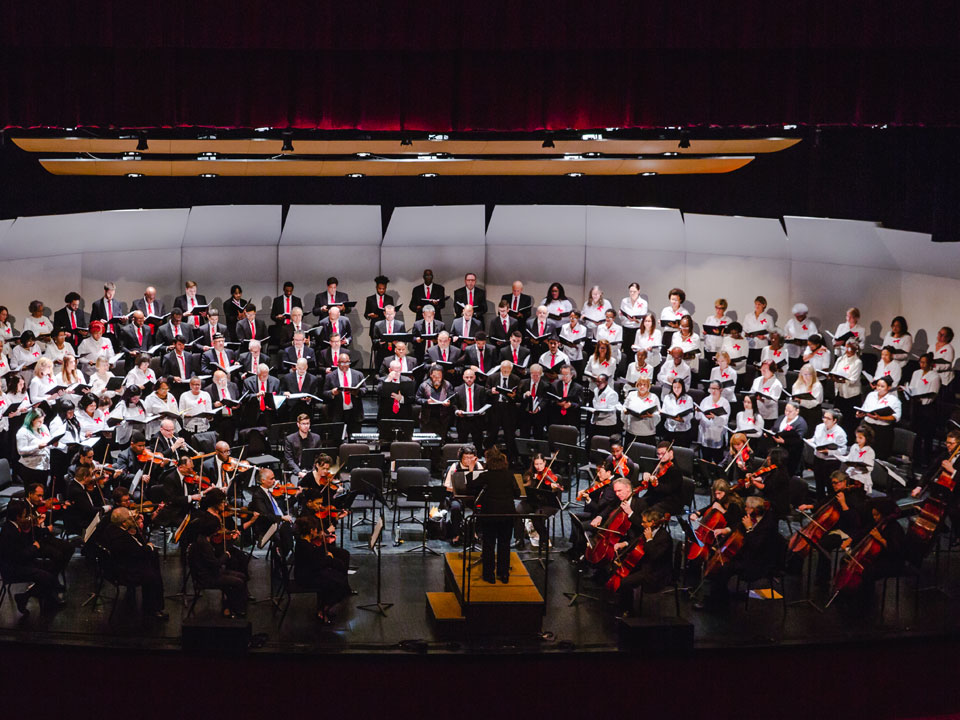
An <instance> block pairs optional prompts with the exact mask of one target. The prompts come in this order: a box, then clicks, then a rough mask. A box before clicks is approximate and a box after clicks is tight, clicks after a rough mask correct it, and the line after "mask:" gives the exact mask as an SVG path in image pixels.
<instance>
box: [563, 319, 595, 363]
mask: <svg viewBox="0 0 960 720" xmlns="http://www.w3.org/2000/svg"><path fill="white" fill-rule="evenodd" d="M588 337H589V331H588V330H587V326H586V325H584V324H583V323H582V322H580V313H578V312H577V311H576V310H571V311H570V321H569V322H568V323H566V324H564V325H561V326H560V339H561V340H566V341H567V342H568V343H571V344H570V345H564V344H562V343H561V347H562V348H563V352H564V354H565V355H566V356H567V358H568V359H569V360H570V364H571V365H573V367H574V369H575V370H576V371H577V372H578V373H580V372H583V346H584V344H585V343H586V339H587V338H588Z"/></svg>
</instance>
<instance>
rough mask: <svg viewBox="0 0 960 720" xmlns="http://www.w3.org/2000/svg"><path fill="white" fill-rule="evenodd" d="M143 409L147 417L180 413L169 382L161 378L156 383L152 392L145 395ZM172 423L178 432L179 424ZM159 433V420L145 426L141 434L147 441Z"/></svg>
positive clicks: (176, 422) (175, 421)
mask: <svg viewBox="0 0 960 720" xmlns="http://www.w3.org/2000/svg"><path fill="white" fill-rule="evenodd" d="M143 407H144V409H145V410H146V411H147V415H159V414H160V413H164V412H172V413H176V414H179V413H180V406H179V405H177V399H176V398H175V397H174V396H173V393H171V392H170V381H169V380H168V379H167V378H163V377H161V378H160V379H159V380H158V381H157V384H156V387H155V388H154V391H153V392H152V393H150V394H149V395H147V399H146V400H144V401H143ZM173 422H174V427H175V431H176V432H180V423H179V422H178V421H177V420H174V421H173ZM159 431H160V420H154V421H153V422H151V423H149V424H148V425H147V428H146V430H145V431H144V433H143V434H144V435H146V437H147V439H148V440H149V439H151V438H153V436H154V435H156V434H157V433H158V432H159Z"/></svg>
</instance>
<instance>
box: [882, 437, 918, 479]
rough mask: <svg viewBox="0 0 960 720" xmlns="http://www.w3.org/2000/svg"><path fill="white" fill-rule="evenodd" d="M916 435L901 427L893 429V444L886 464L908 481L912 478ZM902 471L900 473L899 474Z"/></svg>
mask: <svg viewBox="0 0 960 720" xmlns="http://www.w3.org/2000/svg"><path fill="white" fill-rule="evenodd" d="M916 442H917V434H916V433H915V432H913V431H912V430H907V429H906V428H902V427H895V428H893V444H892V446H891V449H890V457H889V458H887V462H889V463H890V464H891V465H893V466H894V467H895V468H896V469H897V472H898V474H899V475H901V476H903V477H904V479H906V480H910V479H911V478H912V477H913V467H914V450H915V448H916ZM901 471H902V472H901Z"/></svg>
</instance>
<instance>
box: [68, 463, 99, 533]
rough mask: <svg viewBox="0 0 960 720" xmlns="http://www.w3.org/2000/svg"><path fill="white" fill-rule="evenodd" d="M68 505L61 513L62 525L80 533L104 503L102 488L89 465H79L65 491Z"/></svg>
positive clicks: (69, 530)
mask: <svg viewBox="0 0 960 720" xmlns="http://www.w3.org/2000/svg"><path fill="white" fill-rule="evenodd" d="M65 497H66V501H67V503H69V507H68V508H67V509H66V510H65V511H64V514H63V526H64V529H66V530H67V532H69V533H71V534H77V535H79V534H82V533H83V531H84V530H85V529H86V528H87V526H89V525H90V523H91V522H93V518H94V517H96V515H97V513H99V512H100V509H101V508H102V507H104V505H106V504H107V503H106V501H105V499H104V496H103V490H102V489H101V487H100V485H99V481H98V478H97V476H96V475H95V474H94V472H93V468H92V466H90V465H81V466H79V467H78V468H77V469H76V471H75V472H74V474H73V480H72V481H70V482H68V483H67V490H66V493H65Z"/></svg>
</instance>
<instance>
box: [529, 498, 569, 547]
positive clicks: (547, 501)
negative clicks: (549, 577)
mask: <svg viewBox="0 0 960 720" xmlns="http://www.w3.org/2000/svg"><path fill="white" fill-rule="evenodd" d="M527 502H529V503H530V504H531V505H533V506H534V507H535V508H536V512H537V514H538V515H543V517H544V524H546V522H548V521H551V523H550V525H551V527H550V529H551V533H550V537H548V538H541V539H540V545H539V546H538V547H537V560H539V562H540V564H541V565H543V553H544V547H546V551H547V552H548V553H549V552H550V542H551V540H552V538H553V535H554V533H555V532H556V523H555V522H552V519H553V517H554V516H555V515H556V514H557V513H558V512H560V510H562V509H563V505H562V504H561V502H560V493H557V492H554V491H553V490H544V489H542V488H535V487H528V488H527ZM541 510H543V511H545V512H543V513H541V512H540V511H541ZM544 540H546V542H544Z"/></svg>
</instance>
